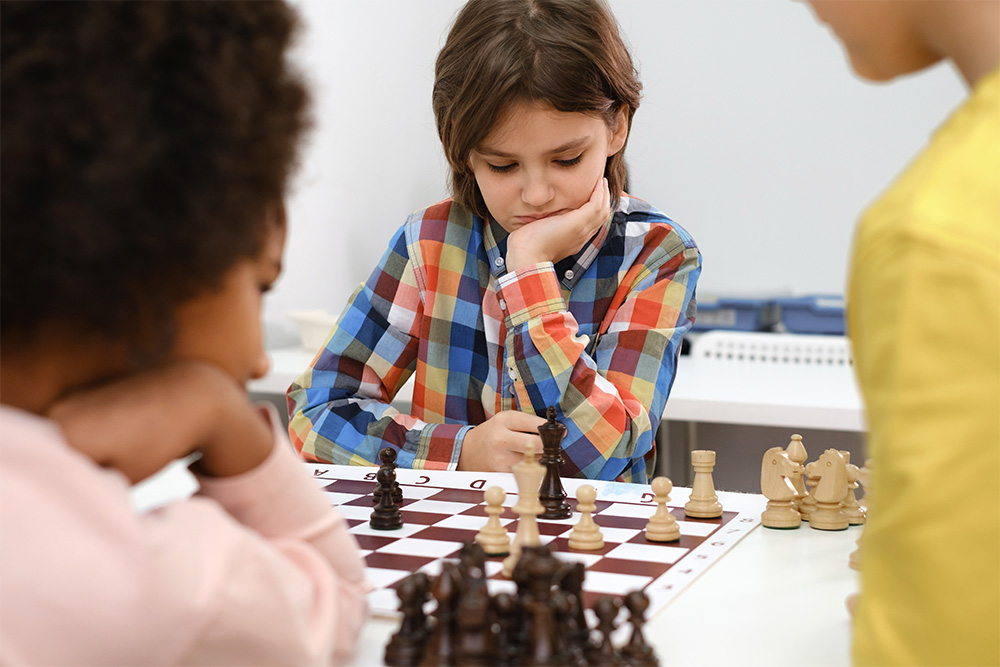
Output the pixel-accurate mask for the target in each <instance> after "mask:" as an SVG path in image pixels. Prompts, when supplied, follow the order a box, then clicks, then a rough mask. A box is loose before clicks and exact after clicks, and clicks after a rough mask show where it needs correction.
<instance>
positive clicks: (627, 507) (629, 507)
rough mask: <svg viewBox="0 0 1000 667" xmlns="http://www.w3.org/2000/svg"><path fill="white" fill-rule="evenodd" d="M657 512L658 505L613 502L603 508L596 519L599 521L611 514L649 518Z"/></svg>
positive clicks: (595, 516)
mask: <svg viewBox="0 0 1000 667" xmlns="http://www.w3.org/2000/svg"><path fill="white" fill-rule="evenodd" d="M655 512H656V505H634V504H631V503H611V505H609V506H608V507H606V508H604V509H603V510H601V511H600V512H599V513H597V514H595V515H594V520H595V521H597V522H598V523H600V522H601V517H602V516H606V515H609V514H610V515H611V516H628V517H633V518H637V519H648V518H649V517H651V516H653V514H654V513H655Z"/></svg>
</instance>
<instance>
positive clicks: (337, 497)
mask: <svg viewBox="0 0 1000 667" xmlns="http://www.w3.org/2000/svg"><path fill="white" fill-rule="evenodd" d="M326 499H327V500H328V501H330V504H331V505H333V506H335V507H338V508H339V507H340V506H341V505H344V504H346V503H349V502H351V501H352V500H357V499H358V494H356V493H337V492H336V491H327V492H326ZM372 507H373V508H374V507H375V504H374V503H372ZM362 509H363V508H362ZM368 513H369V514H371V513H372V512H371V510H370V509H369V510H368Z"/></svg>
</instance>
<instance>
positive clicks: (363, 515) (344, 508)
mask: <svg viewBox="0 0 1000 667" xmlns="http://www.w3.org/2000/svg"><path fill="white" fill-rule="evenodd" d="M373 510H374V508H373V507H362V506H361V505H341V506H340V507H338V508H337V511H338V512H340V516H342V517H344V518H345V519H360V520H362V521H368V520H369V519H371V518H372V511H373Z"/></svg>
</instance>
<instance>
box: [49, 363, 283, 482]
mask: <svg viewBox="0 0 1000 667" xmlns="http://www.w3.org/2000/svg"><path fill="white" fill-rule="evenodd" d="M48 415H49V417H50V418H51V419H53V420H54V421H55V422H56V423H58V424H59V426H60V428H61V429H62V431H63V434H64V435H65V437H66V440H67V441H68V442H69V444H70V446H71V447H73V448H74V449H76V450H77V451H79V452H81V453H83V454H84V455H86V456H87V457H89V458H91V459H93V460H94V461H95V462H96V463H98V464H100V465H102V466H106V467H109V468H115V469H117V470H119V471H120V472H122V473H123V474H124V475H125V476H126V477H127V478H128V479H129V480H130V481H131V482H132V483H135V482H138V481H140V480H143V479H145V478H146V477H149V476H150V475H152V474H153V473H155V472H157V471H158V470H160V469H161V468H163V466H165V465H166V464H168V463H170V462H171V461H173V460H175V459H178V458H182V457H184V456H187V455H188V454H190V453H192V452H195V451H200V452H201V453H202V458H201V460H199V461H198V462H196V463H195V466H194V467H195V468H197V470H198V472H200V473H202V474H205V475H211V476H217V477H227V476H230V475H236V474H239V473H242V472H246V471H248V470H250V469H252V468H254V467H256V466H257V465H259V464H260V463H261V462H262V461H263V460H264V459H265V458H267V455H268V454H269V453H270V451H271V447H272V446H273V437H272V436H271V429H270V426H269V425H268V423H267V421H266V420H265V419H264V418H263V417H262V416H261V414H260V413H259V412H258V411H257V410H255V409H254V408H253V406H252V405H251V404H250V403H249V402H248V401H247V396H246V393H245V391H244V390H243V388H241V387H240V386H238V385H237V383H236V382H235V381H234V380H233V379H232V378H230V377H229V376H228V375H226V374H225V373H224V372H223V371H222V370H220V369H219V368H217V367H215V366H213V365H211V364H207V363H202V362H188V361H182V362H174V363H171V364H169V365H166V366H163V367H160V368H156V369H152V370H149V371H146V372H143V373H140V374H137V375H133V376H130V377H127V378H125V379H122V380H117V381H114V382H111V383H109V384H105V385H102V386H100V387H96V388H93V389H88V390H84V391H80V392H77V393H75V394H71V395H69V396H67V397H65V398H64V399H62V400H60V401H59V402H58V403H56V404H55V405H53V406H52V408H51V409H50V410H49V413H48Z"/></svg>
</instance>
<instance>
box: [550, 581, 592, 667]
mask: <svg viewBox="0 0 1000 667" xmlns="http://www.w3.org/2000/svg"><path fill="white" fill-rule="evenodd" d="M584 576H585V569H584V565H583V563H581V562H580V561H574V562H572V563H565V564H564V565H563V566H562V569H561V570H560V572H559V575H558V586H559V593H561V596H560V599H561V601H564V602H565V606H564V607H560V608H559V609H560V615H559V628H560V633H559V634H560V636H561V637H562V639H563V645H562V653H563V655H565V656H566V662H567V664H569V665H586V664H587V655H586V651H587V642H588V640H589V638H590V628H589V627H588V626H587V617H586V615H585V613H584V609H583V579H584Z"/></svg>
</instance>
